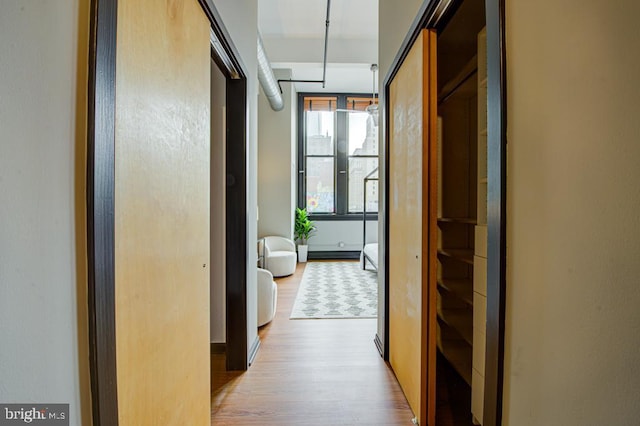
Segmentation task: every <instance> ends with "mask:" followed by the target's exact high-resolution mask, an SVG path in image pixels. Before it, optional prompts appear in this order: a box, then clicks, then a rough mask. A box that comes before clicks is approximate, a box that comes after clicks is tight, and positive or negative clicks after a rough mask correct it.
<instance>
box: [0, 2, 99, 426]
mask: <svg viewBox="0 0 640 426" xmlns="http://www.w3.org/2000/svg"><path fill="white" fill-rule="evenodd" d="M0 8H1V10H2V11H1V12H0V75H1V76H2V77H1V78H0V218H1V219H0V342H2V343H0V345H1V347H2V349H1V350H0V401H1V402H4V403H8V402H33V403H37V402H42V403H53V402H58V403H69V404H70V424H71V425H80V424H84V425H87V424H91V413H90V410H91V406H90V404H91V403H90V385H89V373H88V337H87V290H86V288H87V287H86V286H87V282H86V236H85V216H84V215H85V211H84V199H85V198H84V188H85V187H84V182H85V181H84V175H85V170H86V169H85V149H86V135H85V132H86V128H85V126H86V121H85V111H86V86H87V80H86V66H87V48H88V37H87V34H88V23H89V13H88V12H89V9H88V2H86V1H81V2H79V1H71V0H70V1H64V2H60V1H58V0H49V1H45V0H43V1H39V2H25V1H20V0H4V1H3V2H2V6H1V7H0ZM78 40H81V41H80V42H79V41H78ZM76 105H78V107H79V110H78V113H77V115H76Z"/></svg>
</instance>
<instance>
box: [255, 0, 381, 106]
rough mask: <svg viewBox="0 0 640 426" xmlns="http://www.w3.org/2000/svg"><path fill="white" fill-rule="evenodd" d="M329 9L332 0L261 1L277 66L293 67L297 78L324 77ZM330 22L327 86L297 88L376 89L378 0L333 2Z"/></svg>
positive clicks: (262, 24) (262, 22) (261, 21)
mask: <svg viewBox="0 0 640 426" xmlns="http://www.w3.org/2000/svg"><path fill="white" fill-rule="evenodd" d="M326 13H327V0H258V28H259V29H260V33H261V35H262V39H263V42H264V46H265V50H266V53H267V56H268V58H269V60H270V61H271V64H272V66H273V68H285V69H287V68H288V69H291V70H292V75H293V77H292V78H293V79H302V80H322V60H323V54H324V33H325V19H326ZM329 20H330V26H329V46H328V50H327V58H328V59H327V81H326V87H325V89H322V85H321V84H317V83H296V90H297V91H299V92H323V91H326V92H364V93H369V92H371V91H372V87H373V86H372V84H373V80H372V77H373V74H372V72H371V70H370V68H371V64H373V63H377V62H378V0H332V1H331V9H330V17H329ZM376 76H377V75H376Z"/></svg>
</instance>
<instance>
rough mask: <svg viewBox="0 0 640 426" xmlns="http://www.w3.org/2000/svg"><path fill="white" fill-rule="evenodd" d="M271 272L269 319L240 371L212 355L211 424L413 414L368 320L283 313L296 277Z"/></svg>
mask: <svg viewBox="0 0 640 426" xmlns="http://www.w3.org/2000/svg"><path fill="white" fill-rule="evenodd" d="M304 266H305V265H304V264H298V268H297V270H296V273H295V274H294V275H292V276H290V277H286V278H282V279H277V280H276V281H277V284H278V309H277V313H276V317H275V319H274V320H273V321H272V322H271V323H270V324H268V325H266V326H264V327H262V328H261V329H260V330H259V335H260V340H261V346H260V350H259V352H258V355H257V357H256V359H255V361H254V364H253V365H252V366H251V367H250V368H249V370H248V371H246V372H244V373H238V372H226V371H224V365H225V361H224V355H212V357H211V365H212V369H211V371H212V378H211V379H212V380H211V382H212V387H213V389H212V395H211V402H212V404H211V405H212V415H211V423H212V424H213V425H234V426H242V425H261V426H270V425H271V426H286V425H318V426H320V425H322V426H329V425H331V426H333V425H380V426H382V425H385V426H394V425H411V424H412V423H411V419H412V418H413V414H412V413H411V410H410V408H409V405H408V404H407V401H406V399H405V397H404V395H403V393H402V390H401V389H400V386H399V385H398V383H397V381H396V379H395V376H394V374H393V372H392V371H391V369H390V368H389V366H388V365H387V364H385V362H384V361H383V360H382V358H381V357H380V355H379V354H378V351H377V349H376V346H375V344H374V342H373V339H374V337H375V333H376V320H375V319H322V320H308V319H307V320H289V315H290V312H291V308H292V306H293V301H294V299H295V295H296V292H297V289H298V285H299V283H300V280H301V278H302V272H303V270H304Z"/></svg>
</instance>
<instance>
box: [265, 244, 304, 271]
mask: <svg viewBox="0 0 640 426" xmlns="http://www.w3.org/2000/svg"><path fill="white" fill-rule="evenodd" d="M264 257H265V265H266V268H267V269H268V270H269V271H271V273H272V274H273V276H274V277H284V276H286V275H291V274H293V273H294V272H295V271H296V263H297V256H296V245H295V244H294V243H293V241H291V240H289V239H287V238H283V237H265V238H264Z"/></svg>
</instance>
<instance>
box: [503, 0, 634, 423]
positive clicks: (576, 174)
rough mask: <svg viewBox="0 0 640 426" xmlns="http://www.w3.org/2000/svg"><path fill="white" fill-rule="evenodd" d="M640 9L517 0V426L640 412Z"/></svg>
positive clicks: (599, 1)
mask: <svg viewBox="0 0 640 426" xmlns="http://www.w3.org/2000/svg"><path fill="white" fill-rule="evenodd" d="M550 12H551V13H550ZM638 16H640V2H638V1H636V0H617V1H604V0H591V1H581V0H563V1H559V2H558V1H552V0H541V1H535V2H531V1H522V0H507V1H506V25H507V27H506V47H507V57H506V64H507V85H508V87H507V95H508V99H507V103H506V105H507V108H508V109H507V117H508V138H509V141H508V142H509V148H508V152H507V157H508V175H507V203H508V205H507V227H508V228H507V234H506V235H507V292H506V296H507V301H506V302H507V314H506V339H505V340H506V341H505V390H504V404H505V405H504V406H505V412H504V421H503V424H504V425H505V426H534V425H536V426H537V425H545V426H565V425H579V424H589V425H636V424H638V422H639V419H640V405H639V403H638V395H639V394H640V369H639V368H638V348H639V347H640V332H639V330H640V309H639V307H640V285H639V283H640V262H639V261H638V254H639V253H640V219H639V218H640V216H639V212H640V185H639V182H640V142H639V135H640V120H638V115H639V114H640V84H639V83H638V77H639V76H640V55H639V54H638V52H640V31H638V22H637V21H638Z"/></svg>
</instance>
